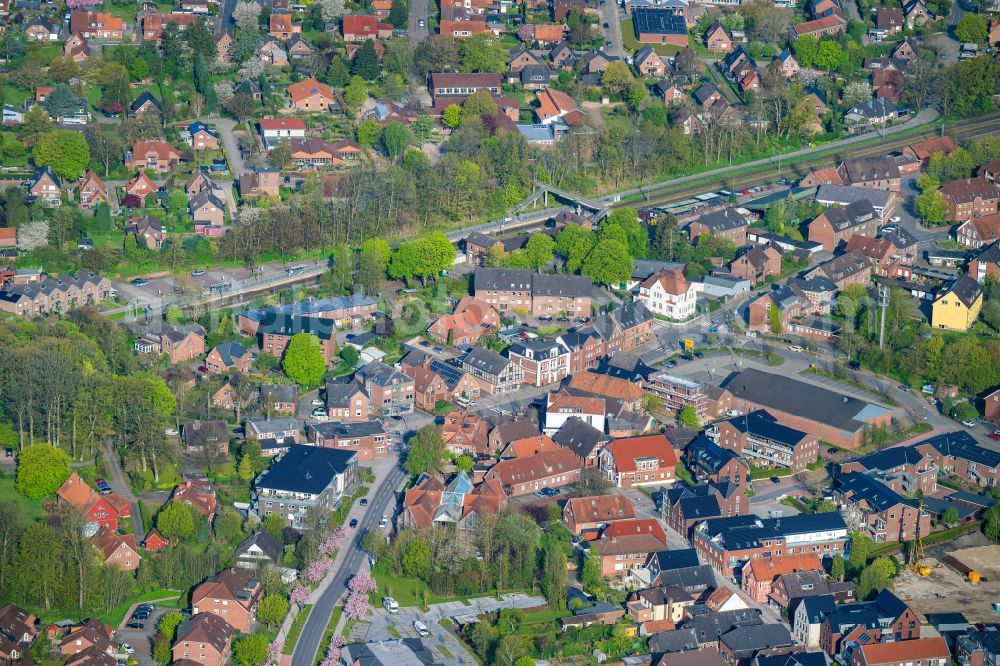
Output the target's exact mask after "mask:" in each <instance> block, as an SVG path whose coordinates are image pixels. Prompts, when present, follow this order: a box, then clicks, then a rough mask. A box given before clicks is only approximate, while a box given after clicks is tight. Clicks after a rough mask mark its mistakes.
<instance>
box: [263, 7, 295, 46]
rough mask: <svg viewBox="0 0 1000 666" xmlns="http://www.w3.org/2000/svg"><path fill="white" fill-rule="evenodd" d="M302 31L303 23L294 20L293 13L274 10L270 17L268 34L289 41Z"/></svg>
mask: <svg viewBox="0 0 1000 666" xmlns="http://www.w3.org/2000/svg"><path fill="white" fill-rule="evenodd" d="M301 32H302V25H301V24H298V23H295V22H294V21H292V15H291V14H281V13H277V12H274V13H272V14H271V15H270V16H269V17H268V34H270V35H271V36H272V37H274V38H275V39H280V40H281V41H283V42H287V41H288V40H289V39H291V38H292V36H293V35H298V34H300V33H301Z"/></svg>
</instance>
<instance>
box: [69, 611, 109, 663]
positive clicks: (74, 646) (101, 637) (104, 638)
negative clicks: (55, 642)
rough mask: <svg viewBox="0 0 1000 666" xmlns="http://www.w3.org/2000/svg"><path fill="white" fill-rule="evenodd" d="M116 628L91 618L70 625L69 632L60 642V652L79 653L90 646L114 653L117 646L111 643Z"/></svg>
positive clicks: (100, 650)
mask: <svg viewBox="0 0 1000 666" xmlns="http://www.w3.org/2000/svg"><path fill="white" fill-rule="evenodd" d="M113 635H114V629H113V628H112V627H110V626H108V625H106V624H103V623H101V622H100V621H99V620H94V619H90V620H87V621H86V622H84V623H83V624H80V625H77V626H75V627H70V629H69V632H67V634H66V636H64V637H63V639H62V640H61V641H60V642H59V652H60V654H62V655H63V656H69V655H74V654H79V653H81V652H83V651H84V650H87V649H89V648H96V649H97V651H99V652H104V653H106V654H114V653H115V646H114V645H113V644H112V643H111V637H112V636H113Z"/></svg>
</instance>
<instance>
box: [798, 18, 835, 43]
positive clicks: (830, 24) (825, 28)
mask: <svg viewBox="0 0 1000 666" xmlns="http://www.w3.org/2000/svg"><path fill="white" fill-rule="evenodd" d="M846 26H847V21H846V20H844V18H843V17H841V16H837V15H836V14H830V15H829V16H821V17H820V18H818V19H813V20H811V21H803V22H802V23H796V24H795V25H793V26H792V28H791V35H790V38H791V39H792V40H793V41H794V40H795V39H798V38H799V37H802V36H804V35H810V36H812V37H815V38H816V39H819V38H821V37H823V36H824V35H836V34H838V33H841V32H844V31H845V30H846Z"/></svg>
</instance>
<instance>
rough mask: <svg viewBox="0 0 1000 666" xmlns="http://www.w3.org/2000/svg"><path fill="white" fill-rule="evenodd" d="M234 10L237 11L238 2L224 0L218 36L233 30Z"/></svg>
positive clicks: (216, 29)
mask: <svg viewBox="0 0 1000 666" xmlns="http://www.w3.org/2000/svg"><path fill="white" fill-rule="evenodd" d="M268 4H270V3H268ZM234 9H236V0H223V2H222V12H221V13H220V14H219V22H218V24H216V26H215V32H216V33H217V34H221V33H222V31H223V30H225V29H226V28H230V29H232V28H233V10H234Z"/></svg>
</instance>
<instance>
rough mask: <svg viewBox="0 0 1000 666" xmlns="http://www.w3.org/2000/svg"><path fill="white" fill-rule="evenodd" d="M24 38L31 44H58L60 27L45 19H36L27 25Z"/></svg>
mask: <svg viewBox="0 0 1000 666" xmlns="http://www.w3.org/2000/svg"><path fill="white" fill-rule="evenodd" d="M24 38H25V40H27V41H29V42H57V41H59V26H57V25H55V24H53V23H52V22H51V21H48V20H46V19H45V18H43V17H40V16H39V17H35V18H33V19H31V20H30V21H28V22H27V23H26V24H25V26H24Z"/></svg>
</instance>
